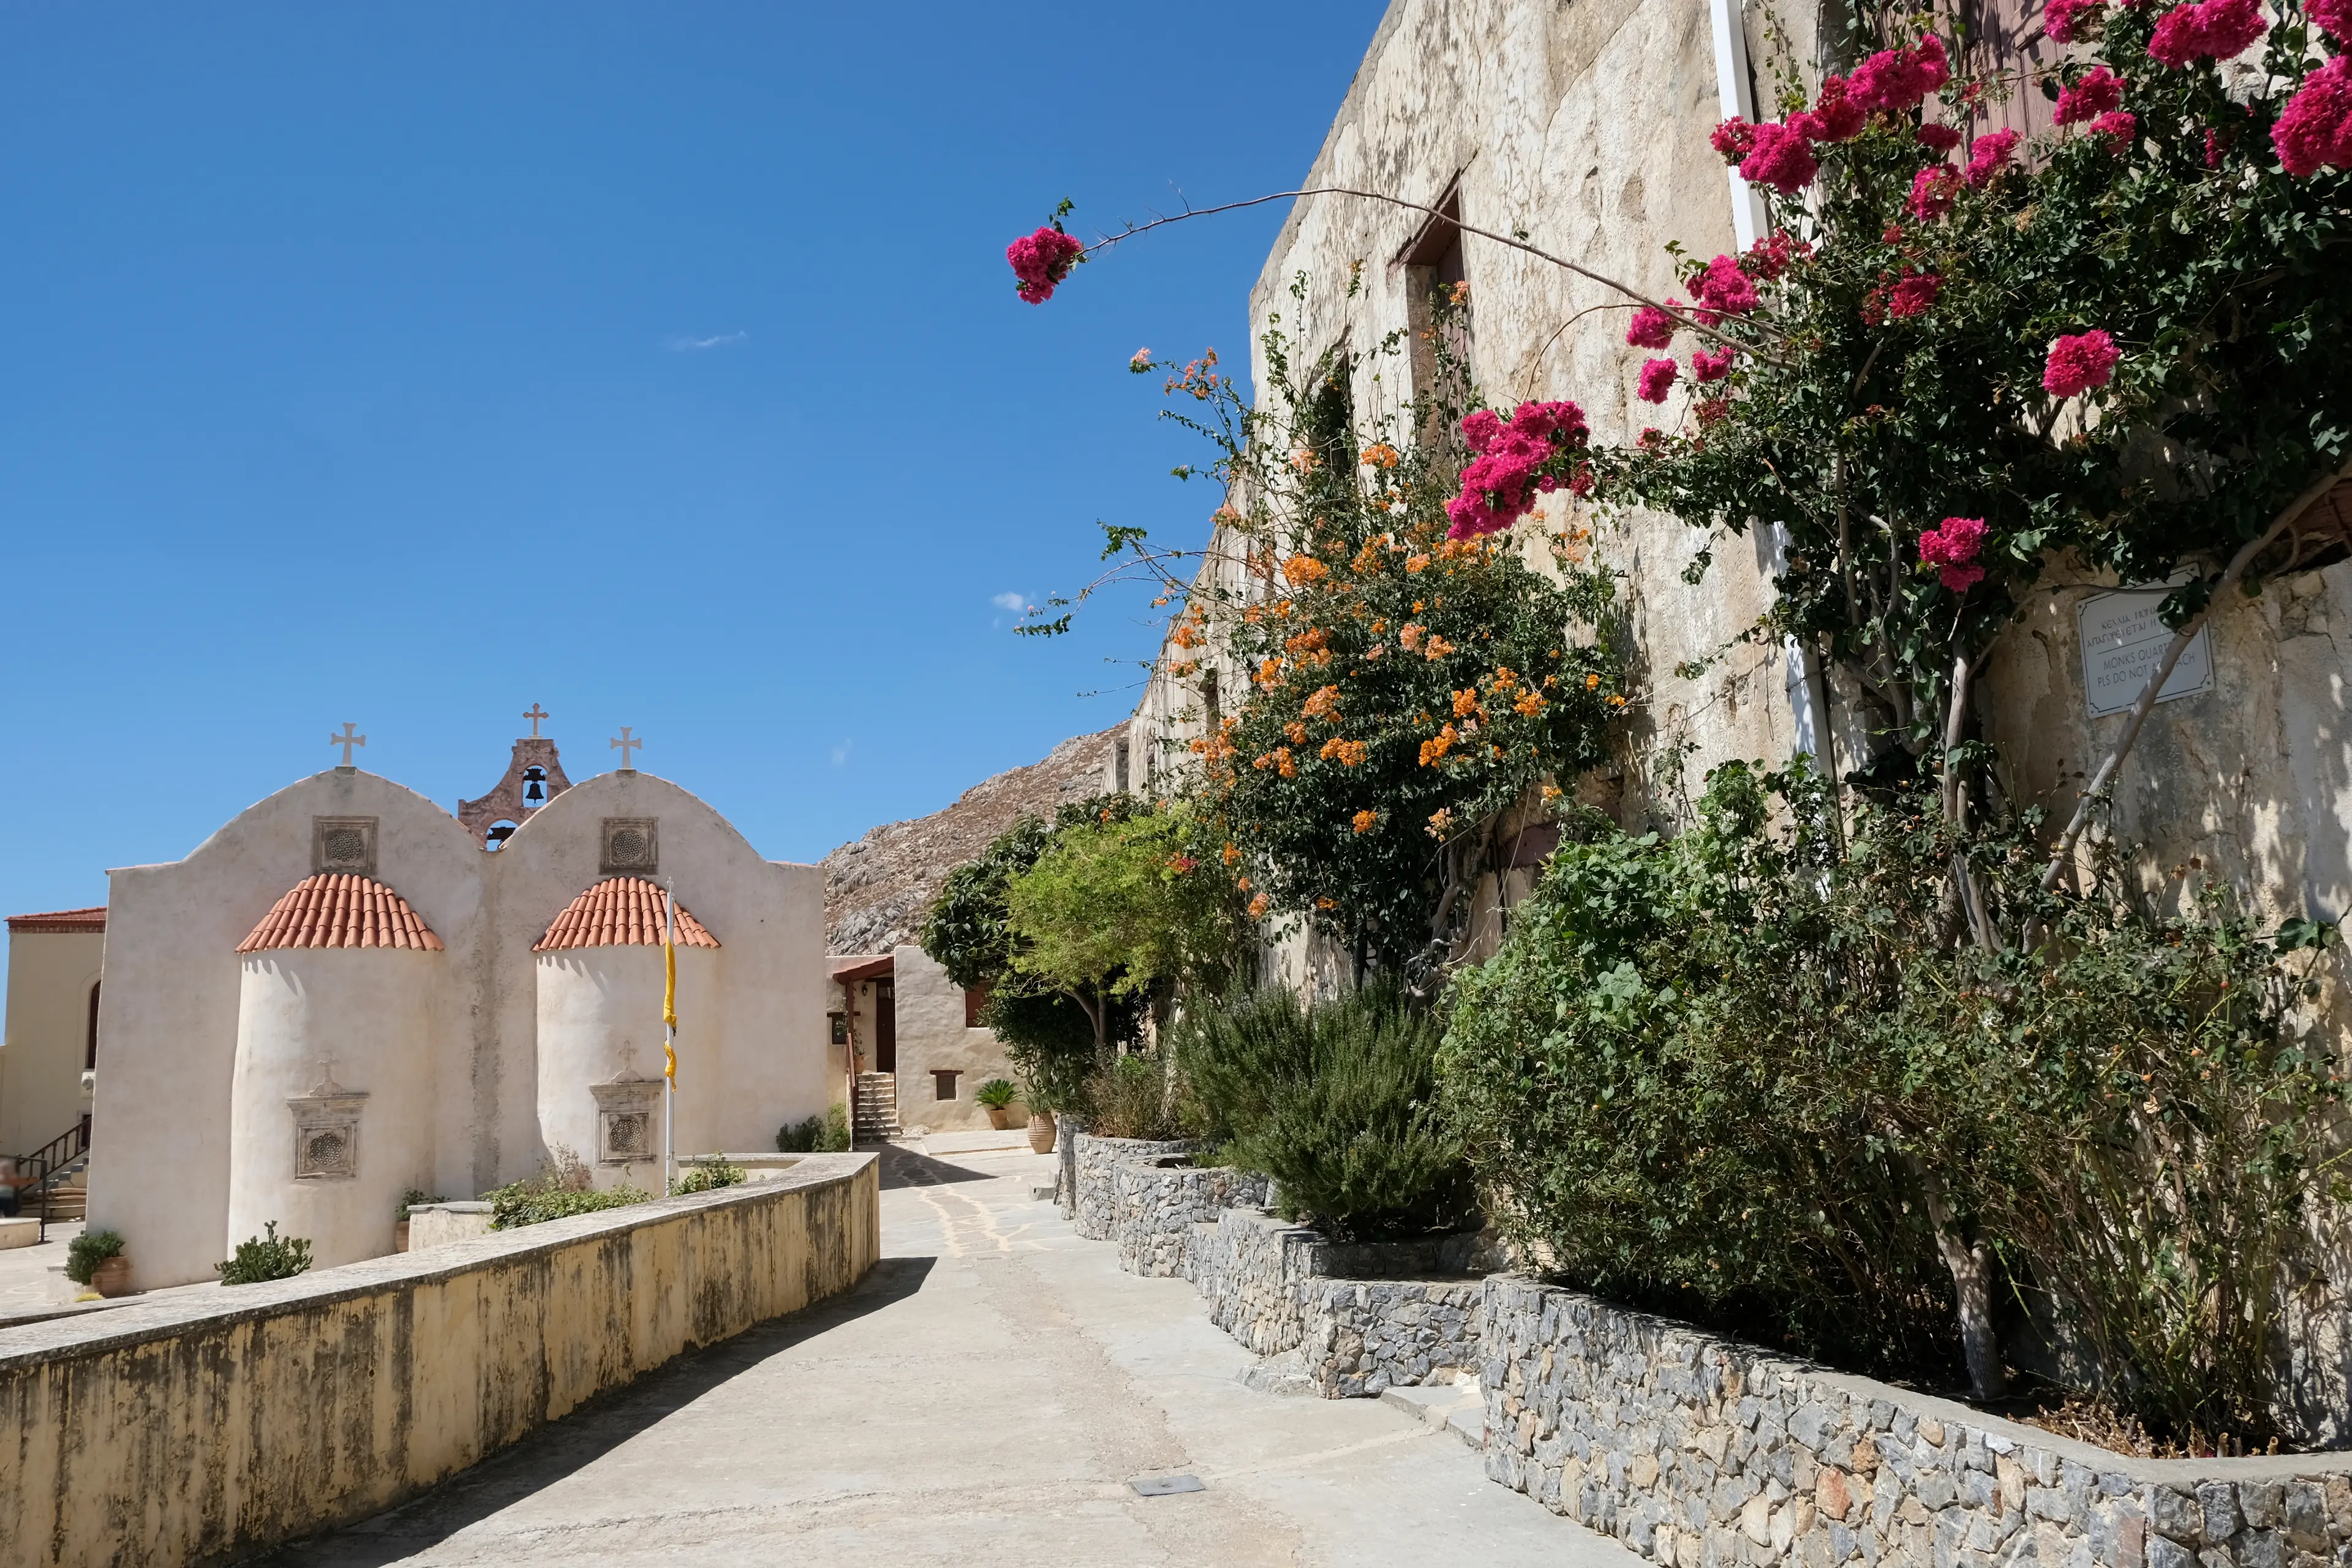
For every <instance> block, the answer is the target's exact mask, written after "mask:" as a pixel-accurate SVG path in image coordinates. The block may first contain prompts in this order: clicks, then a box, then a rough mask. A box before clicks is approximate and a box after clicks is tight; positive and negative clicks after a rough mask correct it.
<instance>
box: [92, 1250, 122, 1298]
mask: <svg viewBox="0 0 2352 1568" xmlns="http://www.w3.org/2000/svg"><path fill="white" fill-rule="evenodd" d="M89 1288H90V1289H93V1290H95V1291H97V1292H98V1293H99V1294H100V1295H101V1296H128V1295H130V1294H131V1259H129V1258H125V1257H123V1256H122V1254H121V1253H119V1252H118V1253H116V1254H115V1255H114V1256H113V1257H111V1258H108V1259H106V1261H104V1262H103V1263H100V1265H99V1266H98V1267H97V1268H93V1269H91V1270H90V1274H89Z"/></svg>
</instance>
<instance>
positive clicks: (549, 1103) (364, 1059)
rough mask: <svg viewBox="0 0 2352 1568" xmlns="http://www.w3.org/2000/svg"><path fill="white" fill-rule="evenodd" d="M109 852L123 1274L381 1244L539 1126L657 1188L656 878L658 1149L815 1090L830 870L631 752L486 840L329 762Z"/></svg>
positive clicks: (733, 1144) (101, 1220)
mask: <svg viewBox="0 0 2352 1568" xmlns="http://www.w3.org/2000/svg"><path fill="white" fill-rule="evenodd" d="M538 743H539V744H541V746H545V747H546V749H547V750H548V752H549V754H550V756H552V747H551V745H549V744H548V743H547V742H538ZM522 744H524V742H519V743H518V758H519V759H520V748H521V745H522ZM556 776H557V777H558V778H561V776H562V775H561V773H558V774H557V775H556ZM471 804H474V803H468V805H471ZM515 815H520V814H515ZM110 876H111V882H112V890H111V893H110V900H109V908H108V924H109V931H108V941H107V949H106V961H105V963H106V967H105V986H104V989H103V993H102V1002H101V1007H102V1013H101V1017H100V1029H101V1031H102V1032H103V1034H104V1037H105V1039H106V1042H107V1054H108V1063H107V1071H106V1072H105V1073H104V1074H103V1075H102V1076H101V1078H100V1082H99V1085H98V1089H97V1098H96V1103H95V1105H94V1107H93V1112H92V1115H93V1124H92V1129H91V1143H92V1146H93V1153H92V1159H91V1165H90V1179H89V1188H90V1200H89V1202H90V1223H91V1225H92V1226H106V1227H110V1228H112V1229H115V1230H118V1231H120V1232H121V1233H122V1235H123V1237H124V1238H125V1241H126V1251H127V1252H128V1254H129V1255H130V1256H131V1259H132V1267H133V1269H134V1271H135V1275H136V1280H137V1283H138V1284H139V1286H140V1287H141V1288H142V1289H152V1288H154V1287H157V1286H163V1285H172V1284H178V1283H182V1282H185V1281H189V1280H195V1279H208V1278H210V1277H211V1276H212V1274H213V1268H214V1265H215V1263H217V1262H218V1261H220V1260H221V1259H222V1258H226V1257H227V1256H228V1255H229V1252H230V1251H231V1250H233V1249H234V1247H235V1246H236V1243H237V1242H239V1241H242V1240H244V1239H245V1238H246V1237H250V1236H253V1235H257V1234H258V1233H259V1232H260V1231H261V1230H262V1228H263V1226H264V1224H265V1223H266V1222H268V1221H270V1220H275V1221H277V1222H278V1231H279V1233H280V1234H281V1235H294V1236H304V1237H310V1239H311V1241H312V1243H313V1245H314V1256H315V1262H316V1264H317V1265H318V1266H319V1267H322V1268H324V1267H331V1266H333V1265H335V1264H339V1263H348V1262H352V1261H355V1260H357V1259H360V1258H372V1257H376V1256H380V1255H382V1254H383V1253H387V1252H390V1251H392V1250H393V1235H394V1232H393V1227H394V1223H395V1221H396V1220H397V1219H398V1217H399V1213H400V1206H401V1200H402V1197H403V1194H405V1193H407V1192H408V1191H410V1190H411V1189H416V1190H420V1191H422V1192H424V1193H425V1194H427V1195H429V1196H439V1197H450V1198H457V1197H472V1196H474V1195H475V1194H478V1193H480V1192H483V1191H485V1190H487V1189H488V1188H490V1187H492V1186H496V1185H499V1184H503V1183H506V1182H510V1181H514V1180H517V1179H519V1178H521V1177H524V1176H528V1175H530V1174H532V1173H535V1172H536V1171H538V1170H539V1169H540V1168H541V1166H542V1165H544V1164H545V1163H548V1162H549V1161H550V1160H551V1159H553V1158H556V1157H558V1156H559V1155H560V1154H561V1153H567V1152H568V1153H569V1154H570V1155H572V1156H575V1157H576V1158H577V1159H578V1160H580V1161H581V1162H582V1163H583V1164H585V1165H586V1167H587V1168H588V1170H589V1171H590V1173H591V1174H592V1179H593V1181H594V1182H595V1183H596V1184H598V1185H600V1186H601V1185H614V1184H621V1183H624V1182H626V1183H629V1184H634V1185H636V1186H639V1187H643V1188H646V1189H648V1190H658V1187H659V1184H660V1180H661V1174H660V1166H659V1160H660V1153H661V1147H662V1145H661V1117H662V1111H663V1105H662V1087H661V1086H662V1080H661V1072H662V1063H663V1052H662V1046H663V1024H662V991H663V962H662V950H661V946H660V942H661V933H662V924H663V916H664V912H665V911H664V893H665V889H667V890H668V891H669V892H670V893H671V895H673V896H674V898H675V900H676V903H677V1011H678V1017H679V1023H678V1064H679V1065H678V1078H677V1099H676V1102H675V1105H674V1107H673V1113H674V1116H675V1120H676V1127H675V1146H676V1148H677V1151H678V1152H679V1153H680V1155H681V1156H685V1155H690V1154H696V1153H703V1152H719V1151H747V1150H765V1149H769V1148H772V1146H773V1144H774V1141H775V1135H776V1129H777V1128H778V1127H779V1126H780V1125H782V1123H785V1122H788V1121H800V1120H801V1119H803V1118H805V1117H808V1116H813V1115H819V1114H822V1113H823V1111H824V1108H825V1105H826V1103H827V1100H828V1099H829V1098H837V1094H836V1093H835V1086H834V1085H833V1084H832V1082H831V1079H830V1075H829V1074H828V1072H827V1070H826V1048H827V1033H826V1018H825V1001H824V985H825V960H824V890H823V883H822V878H821V875H820V873H819V872H818V870H817V869H816V868H814V867H811V866H797V865H788V864H784V863H781V862H775V861H770V860H764V859H762V858H760V856H759V854H758V853H757V852H756V851H755V850H754V849H753V848H752V847H751V845H750V844H749V843H748V842H747V841H746V840H745V839H744V838H743V837H742V835H740V833H738V832H737V831H736V830H735V829H734V827H733V826H730V824H729V823H728V822H727V821H726V819H725V818H723V817H721V816H719V814H718V813H717V812H716V811H714V810H712V809H711V808H710V807H709V805H706V804H704V803H703V802H702V801H701V800H699V799H698V798H697V797H695V796H694V795H690V794H688V792H687V791H685V790H683V789H680V788H678V787H677V785H676V784H670V783H668V782H667V781H665V780H662V779H658V778H655V777H652V776H651V775H649V774H646V773H637V772H635V771H624V772H615V773H605V774H603V775H601V776H599V777H596V778H593V779H590V780H587V781H586V782H584V783H582V784H569V781H565V787H562V788H561V789H559V790H557V791H555V792H553V798H551V799H550V800H549V801H548V802H547V803H546V804H544V805H538V806H536V808H535V809H533V810H531V811H530V813H529V814H528V815H527V816H524V819H523V820H522V821H521V823H520V826H515V827H513V828H512V829H511V830H510V831H509V833H507V834H506V835H504V836H502V837H497V838H493V839H489V840H488V841H487V842H486V839H485V835H484V833H483V830H482V828H481V827H480V826H478V825H473V824H461V823H460V821H459V820H458V819H457V817H455V816H451V815H450V813H449V812H447V811H446V810H444V809H443V808H442V807H440V806H438V805H435V804H434V803H433V802H432V801H430V800H427V799H425V797H424V796H422V795H417V794H416V793H415V792H414V791H412V790H409V789H406V788H404V787H403V786H402V785H400V784H394V783H393V782H392V781H390V780H388V779H384V778H381V777H379V776H377V775H375V774H373V773H366V772H363V771H362V770H360V769H357V768H348V767H343V768H331V769H329V770H327V771H325V772H323V773H317V774H314V775H313V776H311V777H310V778H307V779H304V780H302V781H301V782H299V783H298V784H293V785H291V786H289V787H288V788H286V789H284V790H281V791H279V792H278V794H276V795H272V796H270V797H269V798H268V799H267V800H265V801H262V802H261V803H260V804H258V805H255V806H252V807H251V808H249V809H247V811H245V812H243V813H241V814H240V815H239V816H236V818H235V819H234V820H232V821H230V822H229V823H228V824H227V825H226V826H223V827H222V828H221V829H220V830H219V831H218V832H217V833H215V834H214V835H213V836H212V837H210V838H208V839H206V840H205V843H204V844H203V845H201V846H199V847H197V849H196V850H195V851H194V853H193V854H191V855H190V856H189V857H188V858H186V859H184V860H180V861H175V862H173V863H170V864H168V865H161V866H140V867H132V868H127V869H122V870H117V871H114V872H112V873H111V874H110Z"/></svg>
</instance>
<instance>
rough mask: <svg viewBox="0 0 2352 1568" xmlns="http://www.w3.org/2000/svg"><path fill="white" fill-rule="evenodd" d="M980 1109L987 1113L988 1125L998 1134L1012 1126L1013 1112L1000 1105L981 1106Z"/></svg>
mask: <svg viewBox="0 0 2352 1568" xmlns="http://www.w3.org/2000/svg"><path fill="white" fill-rule="evenodd" d="M981 1109H982V1110H985V1111H987V1112H988V1124H989V1125H990V1126H991V1127H993V1128H995V1129H996V1130H997V1131H999V1132H1002V1131H1004V1130H1005V1129H1006V1128H1008V1127H1010V1126H1012V1125H1013V1112H1012V1111H1011V1110H1009V1109H1007V1108H1006V1107H1004V1106H1002V1105H988V1106H982V1108H981Z"/></svg>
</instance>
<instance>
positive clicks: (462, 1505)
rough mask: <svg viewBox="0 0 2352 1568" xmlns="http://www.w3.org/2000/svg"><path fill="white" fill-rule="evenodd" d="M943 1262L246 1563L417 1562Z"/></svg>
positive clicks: (882, 1274)
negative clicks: (349, 1521)
mask: <svg viewBox="0 0 2352 1568" xmlns="http://www.w3.org/2000/svg"><path fill="white" fill-rule="evenodd" d="M937 1261H938V1259H936V1258H883V1259H882V1260H881V1261H879V1262H878V1263H877V1264H875V1266H874V1268H873V1271H872V1272H871V1273H869V1274H867V1275H866V1278H865V1279H862V1280H860V1281H859V1282H858V1284H857V1286H856V1289H853V1290H851V1291H850V1292H849V1293H848V1294H846V1295H844V1296H836V1297H835V1298H834V1299H833V1300H830V1301H822V1302H819V1303H818V1304H817V1305H815V1306H814V1307H809V1308H805V1309H803V1310H800V1311H797V1312H792V1313H788V1314H786V1315H785V1316H783V1317H781V1318H771V1319H769V1320H768V1321H766V1322H764V1323H759V1324H755V1325H753V1326H752V1327H751V1328H749V1329H746V1330H745V1331H743V1332H741V1333H740V1334H738V1335H736V1336H735V1337H734V1338H733V1339H731V1340H726V1341H723V1342H720V1343H719V1344H715V1345H711V1346H709V1348H707V1349H704V1350H699V1351H689V1352H687V1353H686V1354H684V1355H682V1356H679V1357H677V1359H676V1360H674V1361H670V1362H668V1363H665V1364H663V1365H661V1366H658V1367H656V1368H655V1369H654V1370H653V1371H651V1372H649V1373H646V1374H645V1375H644V1376H643V1377H640V1378H638V1379H637V1380H636V1381H635V1383H632V1384H627V1385H626V1386H625V1387H622V1388H616V1389H613V1390H611V1391H609V1392H607V1393H604V1394H598V1395H597V1396H596V1397H595V1398H593V1399H591V1400H589V1401H588V1402H587V1403H586V1404H585V1405H582V1406H580V1408H579V1409H577V1410H574V1411H572V1413H571V1414H570V1415H565V1416H564V1417H562V1419H561V1420H558V1421H555V1422H553V1423H551V1424H550V1425H548V1426H542V1427H541V1428H540V1429H539V1430H538V1431H536V1432H534V1433H532V1434H531V1435H530V1436H528V1437H525V1438H524V1439H523V1440H522V1441H521V1442H520V1443H517V1444H516V1445H515V1446H514V1447H510V1448H508V1449H506V1450H504V1451H503V1452H500V1453H498V1454H494V1455H492V1456H491V1457H490V1458H487V1459H484V1460H483V1461H482V1462H481V1463H479V1464H478V1465H474V1466H471V1467H470V1468H467V1469H463V1470H460V1471H458V1472H457V1474H456V1475H454V1476H452V1477H450V1478H449V1479H447V1480H445V1481H443V1482H441V1483H440V1484H439V1485H438V1486H436V1487H434V1488H433V1489H430V1490H428V1491H426V1492H424V1493H422V1494H421V1495H419V1496H417V1497H414V1498H411V1499H410V1500H408V1501H406V1502H404V1503H398V1504H395V1505H394V1506H393V1507H392V1508H390V1509H387V1510H384V1511H383V1512H382V1513H379V1514H377V1515H375V1516H374V1517H373V1518H370V1519H365V1520H362V1521H359V1522H357V1523H355V1524H349V1525H345V1526H344V1527H342V1528H341V1530H338V1531H334V1532H332V1533H331V1534H327V1535H319V1536H312V1537H310V1539H309V1540H306V1541H300V1542H293V1543H291V1544H289V1545H286V1546H282V1547H279V1548H278V1550H277V1551H275V1552H271V1553H269V1554H268V1555H266V1556H263V1557H258V1558H254V1559H249V1560H248V1561H251V1562H254V1563H274V1564H278V1565H279V1568H309V1565H321V1568H323V1565H329V1564H331V1565H333V1568H381V1565H382V1564H385V1563H397V1562H400V1561H402V1560H403V1559H405V1558H408V1557H412V1556H414V1555H415V1554H416V1553H417V1552H422V1551H424V1550H425V1549H426V1548H427V1547H431V1546H435V1545H437V1544H439V1543H440V1542H444V1541H446V1540H447V1539H448V1538H449V1537H451V1536H453V1535H455V1534H457V1532H458V1531H461V1530H464V1529H465V1528H466V1527H467V1526H468V1525H471V1524H476V1523H478V1522H479V1521H482V1520H485V1519H488V1517H490V1516H491V1515H492V1514H494V1513H497V1512H498V1511H499V1510H501V1509H505V1508H509V1507H511V1506H512V1505H513V1504H515V1503H517V1502H519V1501H520V1500H522V1499H524V1498H527V1497H530V1495H531V1494H532V1493H534V1492H537V1491H540V1490H541V1489H544V1488H547V1487H550V1486H553V1485H554V1484H555V1483H556V1482H558V1481H561V1480H562V1479H565V1478H566V1477H568V1476H570V1475H572V1473H573V1472H574V1471H576V1470H579V1469H582V1468H584V1467H586V1466H588V1465H590V1464H593V1462H595V1461H596V1460H597V1459H599V1458H603V1457H604V1455H605V1454H607V1453H610V1452H611V1451H612V1450H613V1449H614V1448H617V1447H620V1446H621V1445H622V1444H623V1443H625V1442H627V1441H628V1440H629V1439H630V1438H632V1437H634V1436H637V1435H638V1434H639V1433H641V1432H643V1431H645V1430H646V1429H647V1428H648V1427H650V1426H655V1425H656V1424H657V1423H658V1422H660V1421H661V1420H662V1419H663V1418H664V1417H665V1416H667V1415H674V1414H676V1413H677V1411H679V1410H682V1409H684V1408H685V1407H686V1406H688V1405H691V1404H693V1403H694V1402H695V1401H696V1400H697V1399H699V1398H700V1397H701V1396H702V1395H703V1394H708V1393H709V1391H710V1390H712V1389H714V1388H716V1387H718V1386H719V1384H723V1383H725V1382H726V1381H727V1380H728V1379H730V1378H731V1377H733V1376H735V1375H736V1374H737V1373H741V1372H746V1371H749V1370H750V1369H751V1367H753V1366H754V1365H757V1364H758V1363H761V1362H762V1361H765V1360H766V1359H767V1358H769V1357H770V1356H772V1355H776V1354H779V1353H780V1352H784V1351H788V1350H790V1349H791V1348H792V1347H793V1346H794V1345H796V1344H799V1343H800V1342H802V1341H803V1340H807V1339H810V1338H813V1337H814V1336H815V1335H817V1334H821V1333H823V1332H824V1331H826V1330H828V1329H832V1328H835V1327H836V1326H838V1325H840V1324H842V1323H845V1322H850V1321H855V1320H856V1319H858V1318H862V1317H864V1316H865V1315H866V1314H867V1313H868V1312H878V1311H880V1310H882V1309H884V1308H886V1307H888V1306H890V1305H892V1304H894V1303H896V1302H898V1301H903V1300H906V1299H907V1298H908V1297H909V1296H912V1295H914V1294H915V1292H917V1291H918V1290H920V1289H922V1288H923V1280H924V1279H925V1277H927V1276H928V1275H929V1273H930V1271H931V1266H932V1264H934V1263H935V1262H937Z"/></svg>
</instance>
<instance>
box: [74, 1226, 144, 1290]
mask: <svg viewBox="0 0 2352 1568" xmlns="http://www.w3.org/2000/svg"><path fill="white" fill-rule="evenodd" d="M66 1278H67V1279H70V1280H72V1281H73V1282H74V1283H75V1284H77V1285H81V1286H85V1287H87V1288H89V1289H92V1290H95V1291H97V1292H98V1293H99V1294H100V1295H101V1296H106V1297H114V1296H128V1295H129V1294H131V1259H129V1258H125V1257H124V1256H123V1255H122V1233H121V1231H118V1230H87V1231H84V1232H82V1234H81V1235H79V1236H77V1237H74V1238H73V1239H72V1240H71V1241H69V1242H68V1243H67V1244H66Z"/></svg>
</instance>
